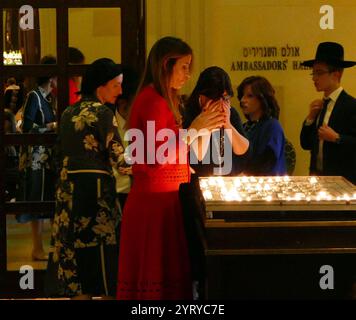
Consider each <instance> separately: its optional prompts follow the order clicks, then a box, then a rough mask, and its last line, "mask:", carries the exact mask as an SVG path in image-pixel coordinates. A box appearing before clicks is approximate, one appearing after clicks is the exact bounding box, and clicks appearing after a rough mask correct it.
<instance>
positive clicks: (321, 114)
mask: <svg viewBox="0 0 356 320" xmlns="http://www.w3.org/2000/svg"><path fill="white" fill-rule="evenodd" d="M355 64H356V62H354V61H345V60H344V49H343V47H342V46H341V45H340V44H338V43H334V42H323V43H320V44H319V46H318V49H317V52H316V57H315V59H314V60H308V61H304V62H303V65H304V66H307V67H311V68H312V69H313V72H312V74H311V75H312V77H313V81H314V85H315V88H316V90H317V91H318V92H323V93H324V97H323V99H318V100H314V101H313V102H312V103H311V104H310V110H309V114H308V116H307V118H306V120H305V121H304V123H303V128H302V131H301V134H300V143H301V146H302V148H303V149H304V150H310V151H311V161H310V174H314V175H329V176H343V177H345V178H346V179H348V180H349V181H351V182H353V183H354V184H356V99H355V98H353V97H351V96H350V95H349V94H347V93H346V92H345V90H344V89H343V88H342V87H341V77H342V75H343V71H344V68H349V67H352V66H354V65H355Z"/></svg>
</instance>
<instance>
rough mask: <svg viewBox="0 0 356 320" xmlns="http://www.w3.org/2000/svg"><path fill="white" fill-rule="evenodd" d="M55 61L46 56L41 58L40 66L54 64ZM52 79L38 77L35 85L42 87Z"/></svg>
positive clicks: (52, 57)
mask: <svg viewBox="0 0 356 320" xmlns="http://www.w3.org/2000/svg"><path fill="white" fill-rule="evenodd" d="M56 63H57V59H56V58H55V57H54V56H51V55H48V56H44V57H42V58H41V61H40V64H56ZM51 78H53V76H52V77H48V76H47V77H38V78H37V85H39V86H42V85H43V84H45V83H47V82H48V81H49V79H51Z"/></svg>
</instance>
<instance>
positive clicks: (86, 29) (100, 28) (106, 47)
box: [69, 8, 121, 63]
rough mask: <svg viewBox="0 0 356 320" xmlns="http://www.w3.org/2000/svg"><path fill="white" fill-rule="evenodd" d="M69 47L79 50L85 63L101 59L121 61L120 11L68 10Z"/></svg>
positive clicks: (98, 9) (114, 9)
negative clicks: (83, 56)
mask: <svg viewBox="0 0 356 320" xmlns="http://www.w3.org/2000/svg"><path fill="white" fill-rule="evenodd" d="M69 46H73V47H76V48H78V49H80V50H81V51H82V52H83V53H84V55H85V58H86V63H91V62H93V61H94V60H96V59H98V58H102V57H107V58H111V59H113V60H114V61H115V62H118V63H119V62H120V61H121V11H120V9H116V8H106V9H104V8H90V9H87V8H86V9H84V8H79V9H70V10H69Z"/></svg>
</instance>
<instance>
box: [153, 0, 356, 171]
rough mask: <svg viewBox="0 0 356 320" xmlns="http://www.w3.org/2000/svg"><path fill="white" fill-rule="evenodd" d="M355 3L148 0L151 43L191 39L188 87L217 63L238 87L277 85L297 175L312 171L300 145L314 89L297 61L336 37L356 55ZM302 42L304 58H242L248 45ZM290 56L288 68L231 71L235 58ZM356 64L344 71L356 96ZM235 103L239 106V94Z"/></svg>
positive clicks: (299, 44) (342, 0) (350, 55)
mask: <svg viewBox="0 0 356 320" xmlns="http://www.w3.org/2000/svg"><path fill="white" fill-rule="evenodd" d="M324 4H328V5H332V6H333V7H334V10H335V29H334V30H322V29H321V28H320V26H319V21H320V18H321V16H322V15H321V14H320V13H319V10H320V7H321V6H322V5H324ZM355 14H356V3H355V1H353V0H349V1H346V0H338V1H336V0H331V1H315V0H314V1H313V0H308V1H307V0H283V1H282V0H274V1H273V0H181V1H177V0H147V15H148V18H147V48H148V50H149V49H150V48H151V46H152V44H153V42H154V41H156V40H157V39H158V38H160V37H162V36H165V35H175V36H178V37H181V38H183V39H185V40H186V41H187V42H188V43H189V44H191V46H192V48H193V50H194V53H195V58H196V60H195V73H194V75H193V77H192V79H191V81H190V84H188V86H187V88H186V90H187V91H189V90H191V89H192V87H193V86H194V83H195V81H196V78H197V76H198V74H199V72H200V71H201V70H203V69H204V68H205V67H208V66H211V65H218V66H220V67H222V68H224V69H225V70H226V71H228V72H229V74H230V76H231V79H232V83H233V86H234V88H236V86H237V85H238V84H239V83H240V82H241V80H242V79H244V78H245V77H247V76H250V75H254V74H259V75H262V76H265V77H267V78H268V79H269V80H270V81H271V83H272V84H273V85H274V86H275V88H276V91H277V97H278V100H279V103H280V106H281V109H282V112H281V119H280V120H281V123H282V125H283V127H284V130H285V134H286V136H287V137H288V139H289V140H291V141H292V143H293V144H294V146H295V148H296V150H297V165H296V171H295V174H296V175H305V174H307V172H308V164H309V153H308V152H306V151H303V150H302V149H301V148H300V146H299V132H300V128H301V124H302V122H303V119H304V118H305V116H306V114H307V111H308V105H309V103H310V101H311V100H313V99H315V98H318V97H320V96H321V95H320V93H317V92H315V90H314V87H313V84H312V81H311V78H310V76H309V73H310V71H309V70H293V68H292V62H291V61H294V60H306V59H312V58H313V57H314V55H315V49H316V46H317V45H318V43H319V42H322V41H336V42H340V43H342V45H343V46H344V48H345V53H346V54H345V58H346V59H349V60H356V41H355V39H356V38H355V37H353V36H352V33H353V32H354V31H353V30H356V19H355ZM287 45H288V46H292V47H300V56H299V57H281V54H280V53H279V54H278V56H277V57H273V58H267V57H266V58H265V57H256V58H253V57H248V58H245V57H243V48H244V47H266V46H268V47H269V46H273V47H277V48H278V49H279V50H280V48H282V47H286V46H287ZM284 59H288V68H287V70H286V71H231V65H232V62H233V61H241V60H244V61H254V60H259V61H268V60H284ZM355 80H356V67H355V68H352V69H347V70H345V74H344V78H343V82H342V83H343V86H344V88H345V89H347V91H348V92H349V93H350V94H352V95H354V96H356V81H355ZM233 104H234V105H235V106H238V103H237V100H236V98H235V99H234V100H233Z"/></svg>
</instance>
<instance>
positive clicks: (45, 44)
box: [39, 9, 57, 57]
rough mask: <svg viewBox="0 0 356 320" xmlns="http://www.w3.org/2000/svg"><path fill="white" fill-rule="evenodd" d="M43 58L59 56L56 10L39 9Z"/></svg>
mask: <svg viewBox="0 0 356 320" xmlns="http://www.w3.org/2000/svg"><path fill="white" fill-rule="evenodd" d="M39 20H40V33H41V56H42V57H43V56H46V55H52V56H57V47H56V42H57V38H56V36H57V32H56V9H39Z"/></svg>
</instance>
